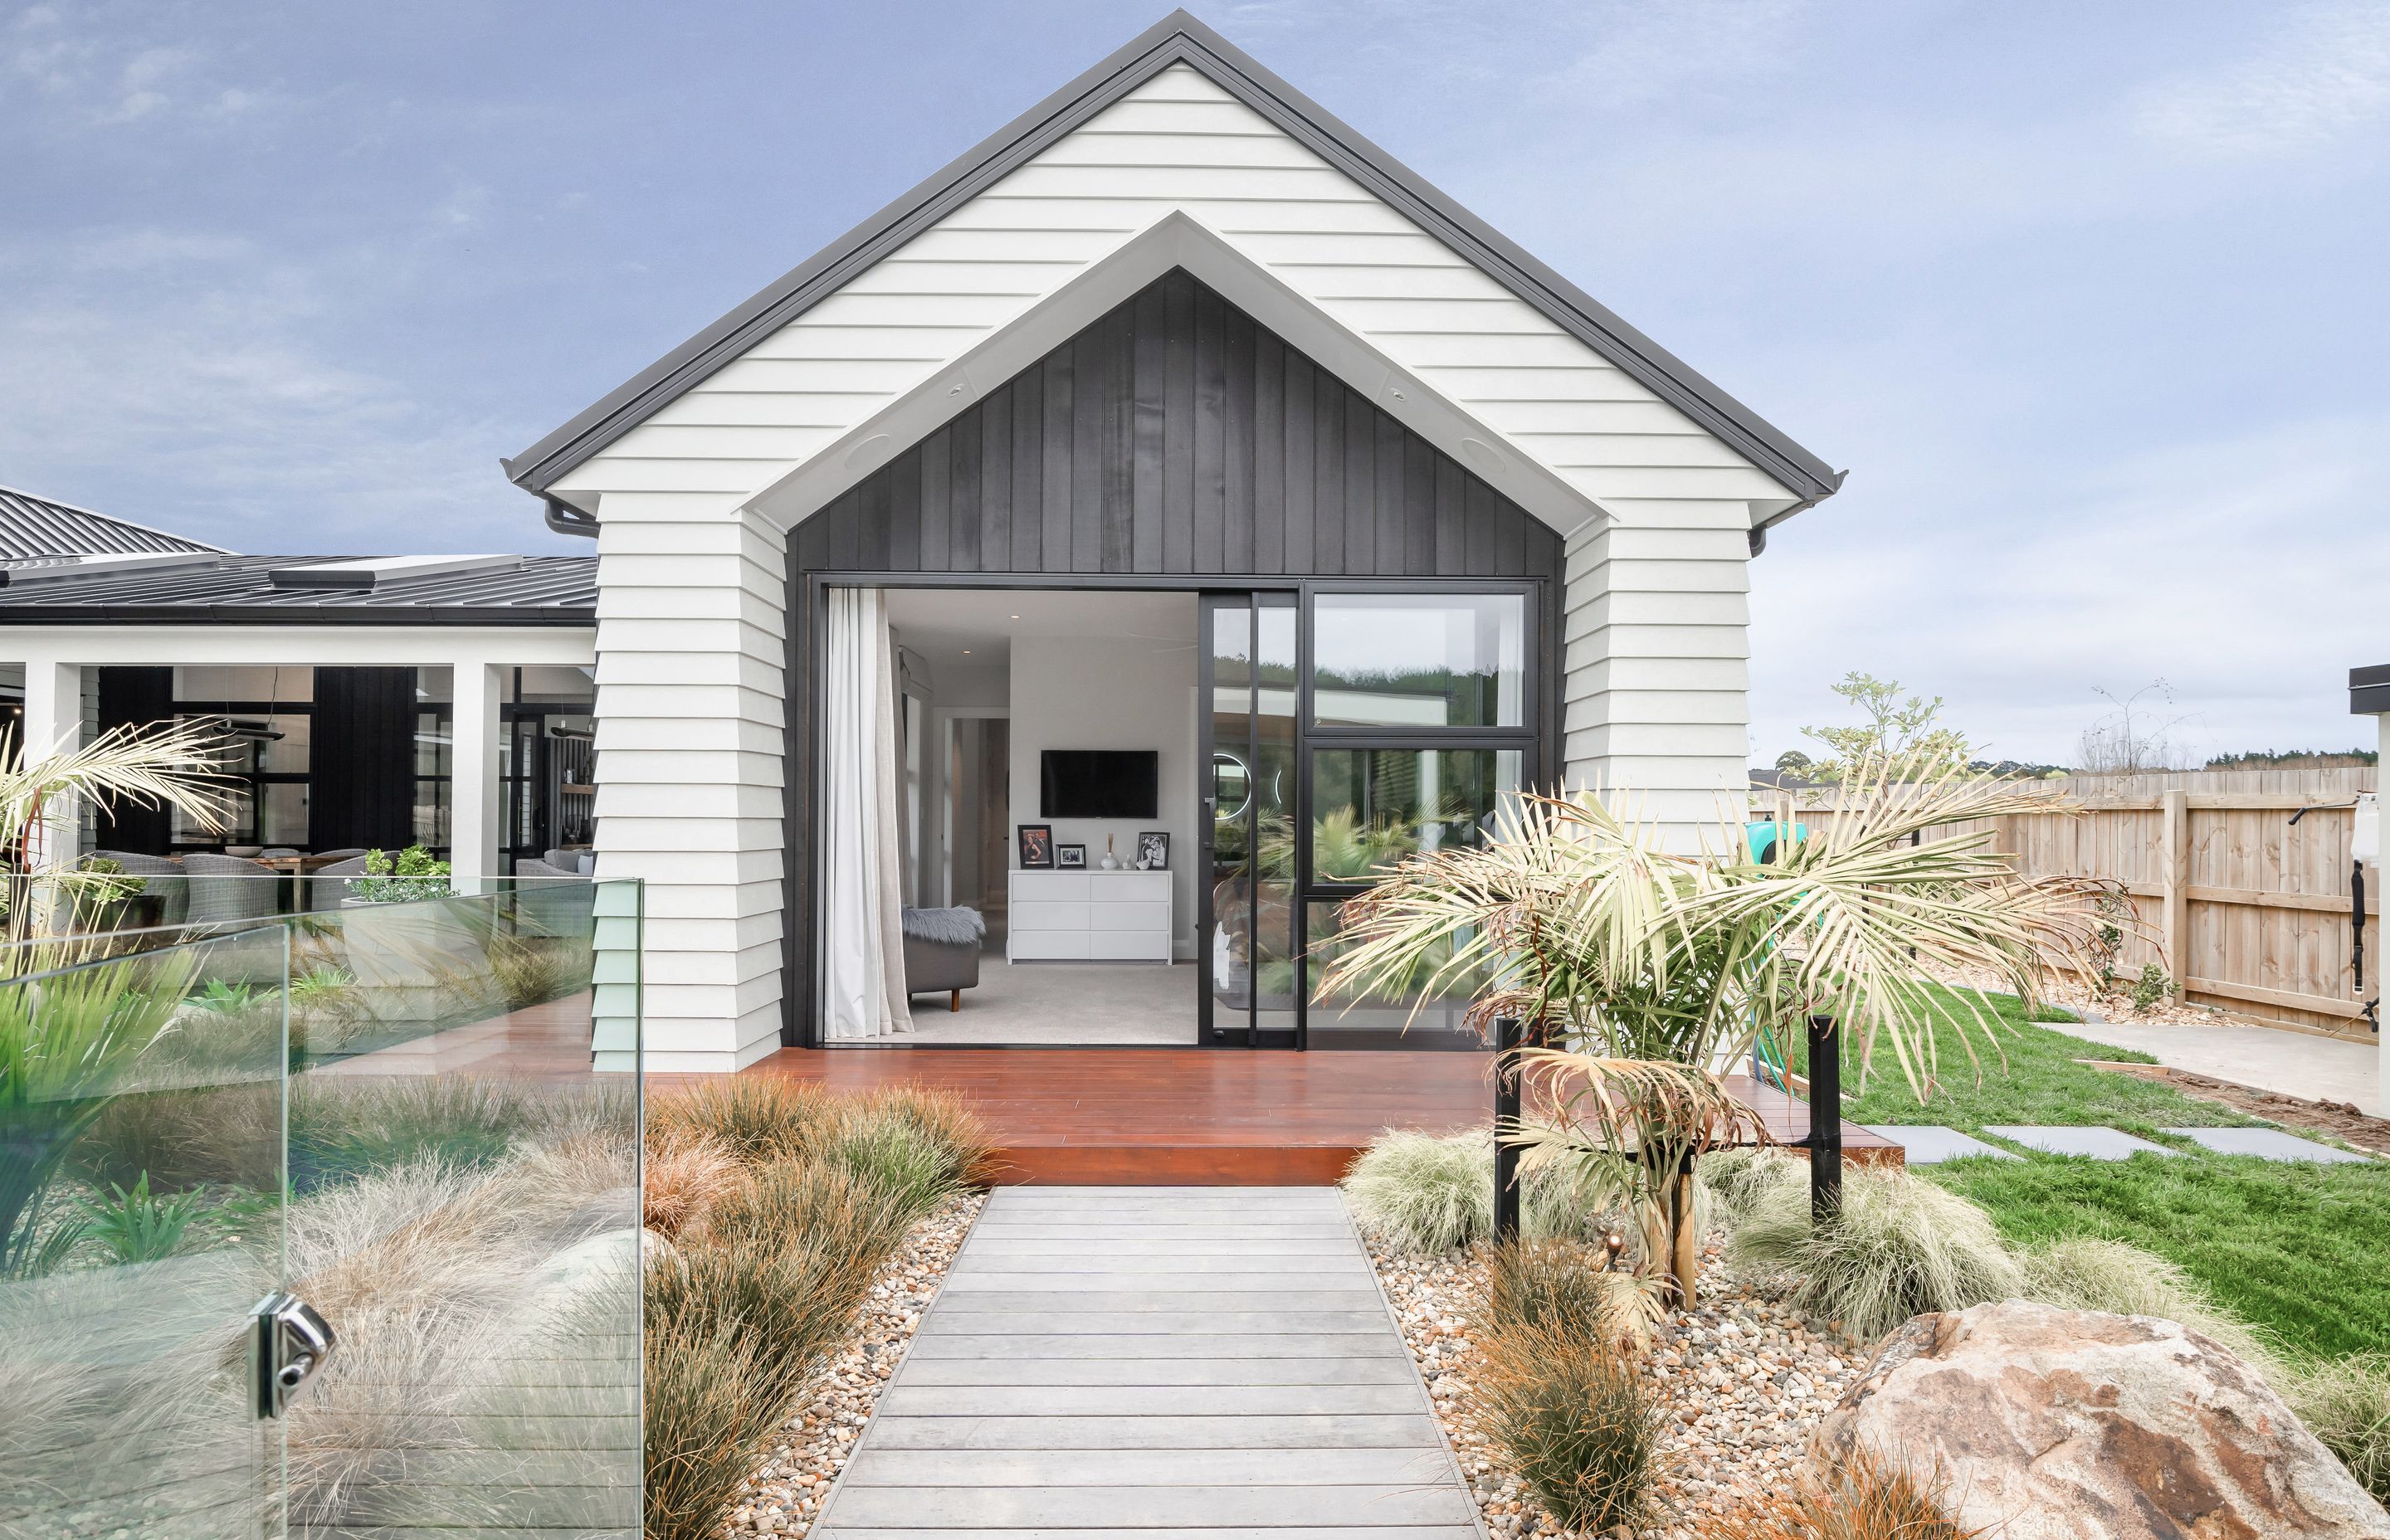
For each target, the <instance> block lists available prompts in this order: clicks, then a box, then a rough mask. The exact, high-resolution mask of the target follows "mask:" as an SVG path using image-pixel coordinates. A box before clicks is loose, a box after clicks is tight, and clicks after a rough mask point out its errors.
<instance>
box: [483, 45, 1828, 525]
mask: <svg viewBox="0 0 2390 1540" xmlns="http://www.w3.org/2000/svg"><path fill="white" fill-rule="evenodd" d="M1175 64H1185V65H1188V66H1189V67H1190V68H1192V69H1194V70H1197V71H1201V73H1202V74H1203V75H1204V76H1205V77H1206V78H1208V79H1210V80H1212V81H1214V82H1215V83H1218V84H1219V85H1220V86H1221V87H1222V88H1223V89H1225V90H1227V92H1229V93H1230V94H1231V95H1233V96H1236V97H1238V98H1239V99H1240V100H1241V101H1243V102H1244V103H1245V104H1246V105H1247V106H1249V107H1251V108H1253V109H1254V110H1255V111H1257V112H1259V113H1260V114H1261V115H1262V116H1263V117H1265V118H1267V119H1268V120H1269V121H1270V122H1273V123H1275V124H1277V125H1278V126H1279V128H1280V129H1282V130H1284V131H1285V132H1286V133H1287V134H1288V135H1291V136H1292V137H1293V138H1295V139H1297V140H1299V141H1300V142H1302V143H1303V144H1304V145H1306V146H1308V147H1309V148H1311V149H1312V150H1313V151H1314V152H1316V153H1317V154H1318V155H1319V156H1320V157H1321V158H1322V159H1324V160H1327V161H1328V162H1329V163H1330V165H1333V166H1335V167H1337V168H1338V169H1339V170H1341V171H1343V172H1344V173H1346V174H1347V175H1349V176H1351V177H1353V178H1354V180H1356V181H1357V182H1359V183H1360V184H1361V185H1362V186H1365V187H1368V189H1369V190H1370V191H1372V192H1374V193H1376V194H1377V195H1378V196H1379V197H1380V198H1382V199H1385V200H1386V201H1387V202H1388V203H1390V204H1392V205H1393V206H1394V208H1396V209H1399V210H1401V211H1402V212H1404V213H1405V214H1406V215H1407V216H1408V217H1409V218H1410V219H1412V220H1413V221H1414V222H1416V223H1417V224H1418V225H1420V228H1422V229H1424V230H1426V231H1427V232H1428V233H1429V234H1431V235H1433V236H1435V237H1438V238H1439V239H1441V240H1443V241H1444V243H1445V244H1446V245H1447V246H1450V247H1451V248H1452V249H1453V250H1456V251H1458V253H1459V254H1460V255H1461V256H1463V257H1465V258H1467V259H1468V260H1469V261H1471V263H1475V264H1476V265H1477V266H1478V267H1479V268H1480V269H1482V270H1483V271H1484V273H1485V274H1486V275H1487V276H1490V277H1492V278H1493V279H1494V280H1495V281H1496V282H1497V283H1499V284H1501V285H1502V286H1503V287H1504V288H1506V289H1510V291H1511V292H1512V293H1513V294H1516V295H1517V296H1518V297H1519V298H1520V299H1522V300H1523V301H1525V302H1527V303H1529V304H1531V305H1534V306H1535V307H1536V309H1537V310H1539V311H1541V312H1542V313H1543V314H1545V315H1547V316H1548V317H1549V318H1550V319H1551V320H1552V321H1553V322H1554V323H1555V324H1557V325H1558V326H1560V327H1561V328H1563V329H1564V330H1566V331H1568V332H1569V333H1571V334H1572V335H1574V337H1576V338H1577V339H1578V340H1580V341H1582V342H1584V343H1585V344H1586V345H1587V346H1588V347H1590V348H1592V349H1593V350H1594V351H1595V352H1596V353H1600V354H1601V355H1602V356H1603V357H1604V358H1607V359H1609V360H1610V361H1611V362H1612V363H1613V364H1614V365H1616V366H1618V367H1619V368H1620V369H1621V370H1623V371H1624V372H1625V373H1626V374H1627V375H1629V376H1631V377H1632V378H1634V379H1636V380H1638V381H1639V382H1640V383H1641V384H1642V385H1644V386H1645V387H1646V388H1647V389H1649V390H1650V391H1652V392H1653V393H1654V394H1656V395H1658V396H1659V397H1660V398H1661V399H1662V400H1664V401H1666V402H1667V403H1669V404H1671V405H1673V406H1675V407H1677V409H1678V410H1679V411H1681V412H1683V413H1684V414H1685V415H1686V416H1688V417H1691V418H1692V419H1693V420H1694V421H1695V422H1698V423H1700V424H1701V425H1702V426H1703V428H1705V429H1707V430H1709V431H1711V432H1713V433H1715V434H1716V435H1717V436H1718V437H1719V438H1721V439H1723V440H1725V441H1726V442H1727V443H1730V444H1732V445H1733V446H1734V447H1735V448H1736V449H1737V450H1738V451H1740V452H1741V454H1742V455H1744V456H1746V457H1748V458H1749V459H1750V460H1751V462H1752V463H1753V464H1754V465H1756V466H1758V467H1759V468H1761V469H1763V470H1765V471H1767V473H1768V474H1769V475H1771V476H1773V477H1775V478H1776V479H1777V480H1778V481H1781V482H1783V483H1784V485H1785V486H1786V487H1788V488H1790V489H1791V490H1792V492H1793V493H1794V494H1796V495H1798V496H1799V497H1800V498H1801V499H1802V500H1803V504H1802V506H1804V507H1805V506H1807V505H1808V504H1809V503H1814V502H1817V501H1818V500H1820V499H1822V498H1826V497H1831V496H1832V495H1833V494H1834V493H1835V492H1836V491H1837V490H1839V489H1840V488H1841V486H1842V484H1843V476H1844V472H1841V471H1837V470H1834V469H1833V468H1831V467H1829V466H1828V465H1827V464H1826V463H1825V462H1824V461H1823V460H1820V459H1819V458H1818V456H1815V455H1812V454H1811V453H1809V451H1807V450H1805V449H1804V448H1802V447H1801V446H1800V445H1799V444H1797V443H1793V442H1792V439H1790V438H1789V437H1787V436H1786V435H1785V434H1784V433H1782V432H1781V431H1780V430H1778V429H1777V428H1775V427H1774V426H1773V425H1771V424H1770V423H1768V422H1767V420H1766V419H1765V418H1763V417H1760V416H1759V415H1758V414H1757V413H1756V412H1754V411H1753V410H1751V408H1749V407H1747V406H1745V405H1743V404H1741V402H1739V401H1737V400H1735V399H1734V398H1733V397H1732V396H1730V395H1728V394H1727V393H1726V391H1722V390H1720V389H1719V388H1718V387H1717V386H1716V385H1715V384H1713V383H1711V382H1710V381H1709V380H1708V379H1704V378H1703V376H1702V375H1701V374H1700V373H1699V372H1697V371H1696V370H1694V369H1693V368H1692V367H1691V366H1690V365H1688V364H1686V363H1685V362H1684V361H1683V360H1682V359H1680V358H1678V357H1677V356H1676V355H1675V354H1674V353H1669V352H1668V351H1667V350H1666V349H1665V348H1663V347H1661V346H1660V345H1659V344H1658V343H1657V342H1654V341H1652V340H1651V339H1650V338H1648V337H1646V336H1644V335H1643V334H1642V333H1641V332H1639V331H1638V330H1636V329H1635V328H1634V327H1631V326H1628V325H1627V324H1626V323H1625V321H1623V320H1621V319H1620V318H1619V317H1618V316H1616V315H1615V314H1612V313H1611V312H1610V311H1609V310H1608V309H1606V308H1605V307H1604V306H1602V305H1601V304H1600V303H1599V302H1597V301H1595V300H1594V299H1593V298H1592V297H1591V296H1590V295H1588V294H1587V293H1586V292H1585V291H1584V290H1582V289H1578V288H1577V287H1576V286H1575V285H1574V284H1572V283H1570V282H1569V281H1568V280H1567V279H1566V278H1563V277H1561V276H1560V275H1559V274H1558V273H1555V272H1553V271H1552V270H1551V269H1550V268H1548V267H1547V266H1545V265H1544V264H1543V263H1540V262H1537V261H1536V259H1535V258H1534V257H1531V256H1529V255H1528V254H1527V253H1526V252H1525V251H1523V250H1520V249H1519V248H1518V247H1517V246H1515V245H1513V244H1511V242H1510V240H1509V239H1507V238H1506V237H1503V236H1501V235H1499V234H1497V232H1496V231H1495V230H1494V229H1493V227H1492V226H1490V225H1487V224H1485V223H1484V221H1483V220H1481V219H1479V218H1478V217H1477V216H1476V215H1474V214H1472V213H1471V212H1469V211H1468V210H1466V209H1463V208H1462V207H1461V206H1460V205H1459V204H1458V203H1456V202H1454V201H1453V200H1452V199H1450V198H1447V197H1446V196H1445V195H1444V194H1443V193H1442V192H1439V191H1437V190H1436V189H1435V188H1434V187H1433V186H1430V185H1429V184H1428V183H1427V182H1426V181H1425V180H1424V179H1422V178H1421V177H1420V175H1419V174H1418V173H1415V172H1413V171H1411V170H1410V169H1409V168H1408V167H1407V166H1405V165H1403V164H1402V162H1400V161H1398V160H1395V159H1394V157H1393V156H1391V155H1389V154H1387V153H1386V152H1385V151H1384V150H1382V149H1381V148H1378V147H1377V146H1376V145H1374V144H1371V143H1370V142H1369V141H1368V139H1366V138H1364V137H1362V136H1361V135H1359V134H1356V133H1355V132H1354V131H1353V130H1352V129H1351V128H1350V127H1348V126H1346V125H1345V124H1344V123H1343V122H1340V121H1339V120H1338V119H1337V118H1336V117H1335V116H1334V115H1332V114H1331V113H1330V112H1329V111H1328V110H1327V109H1325V108H1323V107H1321V106H1320V105H1319V104H1318V103H1317V102H1315V101H1313V100H1312V99H1311V98H1310V97H1308V96H1304V94H1303V93H1302V92H1300V91H1297V90H1296V89H1295V88H1294V87H1293V86H1291V85H1289V84H1288V83H1286V82H1284V81H1282V80H1280V79H1279V77H1278V76H1276V75H1274V74H1272V73H1271V72H1270V71H1268V70H1266V69H1265V68H1263V67H1262V65H1261V64H1260V62H1259V61H1257V60H1256V59H1254V58H1253V57H1252V56H1251V55H1249V54H1246V53H1245V52H1244V51H1243V50H1241V49H1240V48H1239V47H1237V46H1236V45H1234V44H1232V43H1230V42H1229V41H1228V40H1227V39H1226V38H1224V37H1222V36H1221V35H1220V34H1219V33H1217V32H1214V31H1213V30H1212V29H1211V28H1209V27H1206V26H1205V25H1203V23H1201V21H1198V20H1196V19H1195V18H1193V17H1192V16H1189V14H1188V13H1187V12H1185V11H1183V10H1179V11H1173V12H1172V13H1171V14H1170V15H1168V16H1166V17H1164V18H1163V19H1162V20H1161V21H1159V22H1157V23H1156V24H1155V25H1154V26H1152V27H1150V28H1149V29H1148V30H1147V31H1146V32H1144V33H1142V34H1141V35H1140V36H1138V37H1137V39H1136V40H1135V41H1133V42H1131V43H1130V44H1129V45H1127V46H1125V47H1124V48H1122V49H1120V50H1119V51H1118V52H1116V53H1114V54H1113V55H1112V56H1111V58H1107V59H1105V60H1104V61H1103V62H1102V63H1100V64H1099V65H1097V66H1096V67H1095V68H1094V69H1092V70H1090V71H1087V72H1086V73H1085V74H1083V75H1081V76H1080V77H1079V78H1078V79H1076V80H1074V81H1073V82H1072V83H1070V84H1068V85H1066V86H1064V87H1062V89H1061V90H1060V91H1057V92H1055V93H1054V94H1053V95H1052V96H1048V97H1047V98H1046V99H1045V100H1044V101H1042V102H1039V103H1038V104H1037V105H1036V106H1035V107H1033V108H1031V109H1029V110H1028V111H1027V112H1024V113H1022V115H1021V116H1020V117H1018V118H1016V119H1014V120H1013V121H1012V122H1009V123H1008V124H1006V125H1005V126H1004V127H1003V128H1001V129H999V130H997V131H996V134H994V135H991V136H990V137H988V138H987V139H984V140H983V141H982V142H981V143H980V144H979V145H978V147H977V148H973V149H972V150H970V152H969V153H968V154H966V155H964V156H963V157H962V158H961V159H959V160H956V161H954V162H953V163H952V164H950V165H948V166H947V167H946V168H945V169H944V170H943V171H941V172H939V173H937V174H936V175H934V176H932V177H931V178H930V179H929V180H928V181H925V182H923V183H922V184H920V186H917V187H915V188H914V189H913V190H912V191H911V192H908V193H906V195H905V196H904V197H902V198H900V199H897V200H896V201H895V202H893V203H891V204H890V205H888V207H886V208H885V209H882V210H880V212H879V213H877V214H874V215H873V216H872V217H871V218H870V219H867V220H866V221H865V222H864V223H863V224H861V225H857V226H855V228H854V229H853V230H850V231H848V232H847V233H846V234H845V235H844V236H842V237H839V239H837V240H836V241H834V242H832V243H831V244H830V245H829V246H828V247H825V248H824V249H823V250H821V251H820V252H818V253H816V255H815V256H814V257H812V258H811V259H809V260H808V261H806V262H805V263H803V264H802V265H800V266H798V267H795V268H792V269H790V271H789V272H788V273H786V274H784V275H783V276H781V277H780V278H779V279H778V280H777V281H776V282H774V283H773V284H771V285H770V286H769V287H767V288H765V289H764V290H763V291H762V292H760V293H758V294H756V295H754V296H753V297H752V298H750V299H749V300H748V301H747V302H745V303H743V304H741V305H739V306H738V307H737V308H736V309H734V310H732V311H731V312H730V313H729V314H726V315H724V316H723V317H722V318H721V319H720V320H717V321H715V322H714V323H713V325H712V326H710V327H706V328H705V329H704V330H703V331H700V332H699V333H698V334H697V335H696V336H695V337H692V338H690V339H689V340H687V341H686V342H684V343H682V344H681V345H680V346H679V347H677V348H675V349H674V350H673V351H672V352H671V353H666V354H665V355H664V356H663V357H662V358H661V359H658V360H657V361H656V362H655V363H653V364H651V365H649V366H648V367H647V368H645V369H643V370H641V371H640V372H639V373H638V374H636V375H634V376H633V377H632V378H631V379H629V380H628V381H627V382H625V383H624V384H623V385H622V386H620V387H619V388H617V389H616V390H615V391H612V392H611V393H610V394H609V395H607V396H606V397H605V398H604V399H602V400H600V401H599V402H598V404H596V405H594V406H591V407H590V408H589V409H588V410H587V411H585V412H583V413H582V414H581V415H580V416H578V417H574V418H573V419H572V421H570V422H568V423H566V424H565V425H564V426H563V427H561V428H559V429H558V430H556V431H555V432H553V433H550V434H548V435H547V437H546V438H544V439H542V440H540V441H539V442H538V443H535V444H533V445H532V446H531V447H530V448H529V449H526V450H524V451H523V452H522V453H521V454H520V455H518V456H515V457H514V458H512V459H510V460H503V461H501V462H499V463H500V464H502V465H503V466H504V467H505V468H506V471H507V475H508V478H509V479H510V480H511V481H514V482H515V484H516V485H518V486H520V487H522V488H523V489H524V490H525V491H527V492H533V493H545V492H546V489H547V488H548V487H549V486H551V485H553V484H554V483H555V482H556V481H557V480H558V479H559V478H560V477H562V476H563V475H565V474H566V473H567V472H569V471H571V470H572V468H574V467H576V466H578V465H581V464H582V463H583V462H585V461H586V460H588V459H589V458H590V457H591V456H595V455H597V454H598V453H599V452H600V451H601V450H603V449H604V448H605V447H606V446H607V445H608V444H610V443H613V442H614V441H615V440H617V439H619V438H621V437H622V436H623V434H625V433H627V432H629V431H630V430H632V429H634V428H636V427H637V426H638V425H639V424H640V423H641V422H644V421H645V420H647V418H648V417H649V416H651V415H652V414H653V413H655V412H656V411H657V410H658V409H659V408H661V407H662V406H663V405H664V404H667V403H669V402H671V401H673V400H675V399H676V398H677V397H679V396H680V395H681V394H682V393H683V392H685V391H687V390H688V389H689V388H690V387H692V386H694V385H696V384H698V383H699V382H700V381H702V380H703V379H706V377H708V376H709V375H711V374H713V372H714V371H715V370H716V369H719V368H721V367H722V366H724V365H726V364H727V363H729V362H730V361H731V360H732V359H734V358H737V357H739V355H740V354H742V353H746V352H747V351H748V350H749V349H750V348H752V346H753V345H754V344H755V343H756V342H757V341H759V340H762V339H763V338H764V337H765V336H767V335H769V334H770V333H772V332H774V331H777V330H778V329H779V328H780V327H783V326H786V325H787V324H788V323H789V322H790V321H791V320H793V319H795V318H796V317H797V316H798V315H801V314H803V313H804V312H805V311H806V310H808V309H810V308H811V307H812V306H814V305H815V304H816V303H818V302H821V301H822V300H824V299H827V298H829V296H830V295H831V294H833V293H835V292H837V291H838V290H839V289H841V288H842V287H843V286H844V285H845V284H846V282H847V281H848V280H849V279H850V278H852V277H854V276H855V275H856V274H857V273H859V272H861V271H863V270H864V269H865V268H867V267H869V266H870V265H871V264H872V263H876V262H878V261H879V260H880V258H881V257H883V256H885V255H886V254H887V253H888V252H890V251H892V250H895V249H896V248H897V247H898V246H901V245H903V244H904V243H905V242H906V241H907V240H909V239H911V238H912V237H914V236H916V235H918V234H919V233H920V232H921V231H922V230H923V229H925V228H927V227H928V226H929V225H933V224H935V223H936V222H937V221H938V220H940V219H942V218H944V216H945V214H946V213H947V212H949V211H951V210H953V209H955V208H956V207H957V206H958V205H960V204H962V203H964V202H967V201H968V200H970V199H972V198H974V197H976V196H978V194H979V193H981V192H982V191H983V190H985V189H986V188H987V187H989V186H993V185H994V184H995V183H996V182H997V181H998V180H1000V179H1002V178H1003V177H1004V176H1005V175H1006V174H1008V173H1010V172H1011V171H1013V170H1014V169H1015V168H1017V167H1018V166H1020V165H1021V164H1022V162H1024V161H1026V160H1030V159H1032V158H1033V157H1034V156H1036V155H1037V154H1039V153H1040V152H1041V151H1043V150H1044V149H1045V148H1047V146H1049V145H1051V144H1053V143H1054V142H1055V141H1057V140H1059V139H1060V138H1061V137H1062V136H1063V135H1067V134H1069V133H1070V132H1071V131H1072V130H1073V129H1075V128H1077V127H1078V126H1079V125H1080V124H1082V123H1084V122H1086V121H1087V120H1088V119H1090V118H1092V117H1094V116H1095V115H1096V114H1097V113H1099V112H1100V111H1102V110H1103V109H1105V108H1107V107H1110V106H1111V104H1112V103H1114V102H1115V101H1118V100H1119V99H1120V98H1121V97H1122V96H1126V95H1127V94H1128V93H1129V92H1130V91H1133V90H1135V89H1136V88H1137V86H1138V85H1140V84H1142V83H1145V82H1146V81H1148V80H1150V79H1151V78H1152V77H1153V76H1154V75H1156V74H1158V73H1160V72H1161V71H1163V70H1166V69H1168V68H1170V67H1171V66H1172V65H1175ZM1780 517H1781V516H1780ZM1772 521H1773V520H1771V522H1772Z"/></svg>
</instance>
